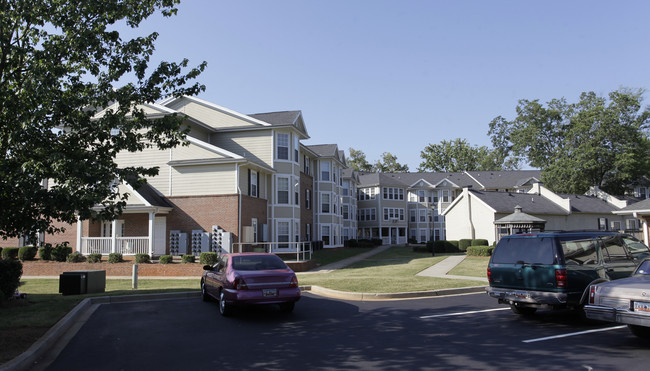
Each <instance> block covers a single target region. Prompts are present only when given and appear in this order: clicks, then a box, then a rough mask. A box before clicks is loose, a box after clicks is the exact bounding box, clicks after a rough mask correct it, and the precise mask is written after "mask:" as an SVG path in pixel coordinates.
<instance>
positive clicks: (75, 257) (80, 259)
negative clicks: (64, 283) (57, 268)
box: [65, 252, 86, 263]
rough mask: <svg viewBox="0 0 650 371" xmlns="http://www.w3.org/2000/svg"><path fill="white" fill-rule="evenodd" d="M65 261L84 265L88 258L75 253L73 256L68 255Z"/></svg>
mask: <svg viewBox="0 0 650 371" xmlns="http://www.w3.org/2000/svg"><path fill="white" fill-rule="evenodd" d="M65 261H67V262H68V263H83V262H85V261H86V257H85V256H83V255H82V254H81V253H80V252H73V253H72V254H70V255H68V257H67V258H66V259H65Z"/></svg>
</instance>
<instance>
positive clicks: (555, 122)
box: [489, 89, 650, 194]
mask: <svg viewBox="0 0 650 371" xmlns="http://www.w3.org/2000/svg"><path fill="white" fill-rule="evenodd" d="M642 101H643V91H642V90H627V89H621V90H617V91H614V92H611V93H610V94H609V96H608V98H604V97H599V96H597V95H596V94H595V93H593V92H587V93H582V94H581V95H580V101H579V102H578V103H573V104H569V103H567V102H566V100H565V99H564V98H563V99H553V100H551V101H550V102H548V104H547V107H544V106H543V105H542V104H540V103H539V102H538V101H537V100H534V101H528V100H521V101H519V104H518V106H517V117H516V118H515V119H514V120H513V121H507V120H506V119H504V118H503V117H497V118H495V119H494V120H493V121H492V122H491V123H490V131H489V134H490V135H491V137H492V143H493V145H494V146H495V147H498V148H499V150H500V151H501V152H502V153H503V154H505V155H507V156H509V158H510V159H511V160H512V161H521V162H525V163H528V164H529V165H530V166H533V167H538V168H540V169H542V181H544V183H545V184H546V186H548V187H549V188H550V189H552V190H554V191H555V192H566V193H584V192H585V191H586V190H587V189H588V188H589V187H590V186H599V187H600V188H602V189H603V190H605V191H607V192H610V193H612V194H623V193H624V192H625V190H626V188H627V187H628V186H629V185H630V184H632V183H634V182H635V181H637V180H639V179H640V178H641V177H642V176H647V175H648V174H649V173H650V164H649V160H648V159H649V155H650V142H649V140H648V136H647V132H646V130H647V128H648V125H649V124H650V109H648V108H645V109H643V110H642V109H641V102H642Z"/></svg>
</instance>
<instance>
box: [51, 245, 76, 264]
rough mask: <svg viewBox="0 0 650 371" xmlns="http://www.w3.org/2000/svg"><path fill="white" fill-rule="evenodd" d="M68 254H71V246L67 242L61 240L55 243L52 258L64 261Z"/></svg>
mask: <svg viewBox="0 0 650 371" xmlns="http://www.w3.org/2000/svg"><path fill="white" fill-rule="evenodd" d="M70 254H72V247H70V246H68V243H67V242H63V243H61V244H57V245H56V246H54V248H53V249H52V260H55V261H58V262H64V261H66V259H67V258H68V255H70Z"/></svg>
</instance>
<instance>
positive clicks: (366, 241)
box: [359, 238, 375, 247]
mask: <svg viewBox="0 0 650 371" xmlns="http://www.w3.org/2000/svg"><path fill="white" fill-rule="evenodd" d="M372 241H373V240H369V239H365V238H364V239H361V240H359V247H375V245H374V244H373V242H372Z"/></svg>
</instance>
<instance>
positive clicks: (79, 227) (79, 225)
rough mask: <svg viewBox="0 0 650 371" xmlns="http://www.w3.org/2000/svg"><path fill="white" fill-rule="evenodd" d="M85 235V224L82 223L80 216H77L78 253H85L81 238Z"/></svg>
mask: <svg viewBox="0 0 650 371" xmlns="http://www.w3.org/2000/svg"><path fill="white" fill-rule="evenodd" d="M82 235H83V224H82V222H81V219H80V218H79V215H77V252H80V253H83V251H81V248H82V246H81V236H82Z"/></svg>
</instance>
